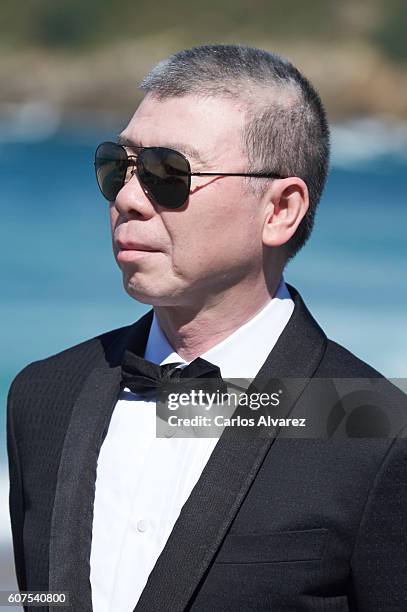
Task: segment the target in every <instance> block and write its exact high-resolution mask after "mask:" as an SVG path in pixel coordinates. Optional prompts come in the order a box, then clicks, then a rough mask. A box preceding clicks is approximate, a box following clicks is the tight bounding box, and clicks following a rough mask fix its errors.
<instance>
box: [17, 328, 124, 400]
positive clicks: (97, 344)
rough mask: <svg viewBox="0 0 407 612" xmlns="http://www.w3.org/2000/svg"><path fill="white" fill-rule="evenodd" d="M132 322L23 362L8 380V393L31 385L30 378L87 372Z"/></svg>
mask: <svg viewBox="0 0 407 612" xmlns="http://www.w3.org/2000/svg"><path fill="white" fill-rule="evenodd" d="M130 328H131V325H127V326H124V327H120V328H117V329H113V330H110V331H108V332H104V333H102V334H99V335H98V336H95V337H93V338H89V339H87V340H84V341H82V342H80V343H79V344H75V345H74V346H71V347H68V348H66V349H64V350H63V351H60V352H58V353H56V354H54V355H50V356H49V357H46V358H44V359H39V360H37V361H33V362H32V363H29V364H28V365H26V366H25V367H24V368H23V369H22V370H21V371H20V372H18V374H17V375H16V376H15V378H14V380H13V381H12V383H11V386H10V390H9V396H10V395H11V394H12V393H13V392H14V391H16V390H17V389H18V388H21V387H25V386H26V385H27V384H31V381H32V380H33V379H38V378H52V377H53V376H54V375H55V374H56V373H57V372H61V373H62V372H63V373H64V375H65V376H69V375H70V374H72V375H76V374H77V373H78V372H82V373H83V374H84V375H86V373H87V372H89V371H90V370H91V369H92V368H94V367H97V366H98V364H100V365H102V364H103V363H104V360H105V357H104V356H105V352H106V351H107V350H108V349H109V347H111V346H113V344H114V343H115V342H116V341H117V340H118V339H119V338H120V337H122V336H123V334H125V333H126V332H127V331H128V330H129V329H130Z"/></svg>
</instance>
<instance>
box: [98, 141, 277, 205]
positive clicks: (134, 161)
mask: <svg viewBox="0 0 407 612" xmlns="http://www.w3.org/2000/svg"><path fill="white" fill-rule="evenodd" d="M104 145H109V146H113V147H114V148H119V149H121V150H122V151H124V153H125V154H126V158H127V160H124V159H123V160H119V161H123V162H126V164H127V168H126V172H125V175H124V179H123V185H122V186H121V188H120V189H119V191H120V190H121V189H123V187H124V186H125V184H126V182H128V181H126V176H127V171H128V169H129V168H131V167H133V168H134V170H133V171H132V172H131V177H133V176H134V175H136V176H137V178H138V181H139V183H140V185H141V187H142V189H143V191H144V193H145V194H146V195H147V196H148V198H149V199H150V200H151V201H152V202H153V204H156V205H157V206H161V207H162V208H167V209H171V210H176V209H178V208H182V207H183V206H184V204H185V203H186V202H187V201H188V199H189V193H190V190H191V176H243V177H250V178H270V179H281V178H284V177H283V176H281V175H280V174H278V173H276V172H250V173H249V172H191V164H190V162H189V160H188V158H187V157H185V155H184V154H183V153H180V151H176V150H175V149H169V148H168V147H135V146H132V147H131V148H132V149H134V150H137V151H140V152H141V154H142V153H143V151H148V150H156V149H159V150H165V151H170V152H171V153H175V154H176V155H178V156H179V157H181V158H182V159H183V160H184V161H185V163H186V167H187V168H188V171H187V172H186V173H185V175H183V176H185V177H188V184H187V185H186V187H188V190H187V194H188V195H187V197H186V198H185V200H184V201H183V202H182V203H181V204H179V205H177V206H166V205H165V204H161V203H160V202H157V201H156V197H155V196H154V195H153V194H152V193H151V191H150V189H149V188H148V185H146V184H145V183H144V182H143V180H142V179H141V177H140V170H139V168H138V162H139V158H140V153H139V154H138V155H129V154H128V153H127V150H126V147H125V146H124V145H121V144H119V143H117V142H111V141H106V142H102V143H101V144H100V145H98V147H97V148H96V152H95V162H94V165H95V169H96V181H97V184H98V186H99V189H100V191H101V193H102V195H103V197H104V198H106V200H108V201H109V202H110V201H111V200H109V198H107V197H106V195H105V194H104V193H103V191H102V187H101V185H100V183H99V179H98V176H97V162H96V157H97V152H98V150H99V148H100V147H102V146H104ZM140 161H141V163H142V158H141V159H140ZM129 180H130V179H129ZM119 191H118V192H117V193H119ZM116 197H117V196H116Z"/></svg>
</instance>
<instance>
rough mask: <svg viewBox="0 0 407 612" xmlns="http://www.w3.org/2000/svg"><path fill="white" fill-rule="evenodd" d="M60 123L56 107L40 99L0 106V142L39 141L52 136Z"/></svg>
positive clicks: (59, 115)
mask: <svg viewBox="0 0 407 612" xmlns="http://www.w3.org/2000/svg"><path fill="white" fill-rule="evenodd" d="M60 123H61V114H60V112H59V111H58V109H57V108H56V107H55V106H53V105H51V104H49V103H47V102H42V101H31V102H27V103H25V104H3V105H1V106H0V143H6V142H40V141H43V140H47V138H50V136H53V135H54V134H55V133H56V131H57V130H58V128H59V126H60Z"/></svg>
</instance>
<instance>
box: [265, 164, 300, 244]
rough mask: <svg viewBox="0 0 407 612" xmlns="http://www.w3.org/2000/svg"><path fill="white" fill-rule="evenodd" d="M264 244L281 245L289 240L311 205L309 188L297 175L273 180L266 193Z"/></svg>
mask: <svg viewBox="0 0 407 612" xmlns="http://www.w3.org/2000/svg"><path fill="white" fill-rule="evenodd" d="M262 199H263V203H264V211H265V217H264V225H263V234H262V238H263V244H264V246H271V247H279V246H282V245H283V244H285V243H286V242H288V241H289V239H290V238H291V236H293V235H294V234H295V231H296V229H297V227H298V226H299V224H300V222H301V221H302V219H303V218H304V216H305V213H306V212H307V210H308V206H309V196H308V188H307V185H306V184H305V183H304V181H303V180H302V179H300V178H298V177H296V176H293V177H289V178H286V179H278V180H275V181H273V182H272V184H271V185H270V189H268V190H267V192H266V193H265V194H264V197H263V198H262Z"/></svg>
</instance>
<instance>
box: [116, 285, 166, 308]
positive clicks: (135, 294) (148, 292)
mask: <svg viewBox="0 0 407 612" xmlns="http://www.w3.org/2000/svg"><path fill="white" fill-rule="evenodd" d="M123 284H124V288H125V290H126V293H127V294H128V295H129V296H130V297H131V298H133V299H134V300H137V302H140V303H141V304H150V305H151V306H171V305H175V304H174V301H173V300H174V296H173V292H170V291H168V292H166V291H165V289H164V288H162V289H159V288H158V287H157V285H155V286H154V287H153V286H151V284H150V283H149V285H147V284H143V283H140V282H137V283H135V282H134V281H133V282H132V281H131V280H126V279H124V282H123Z"/></svg>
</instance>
